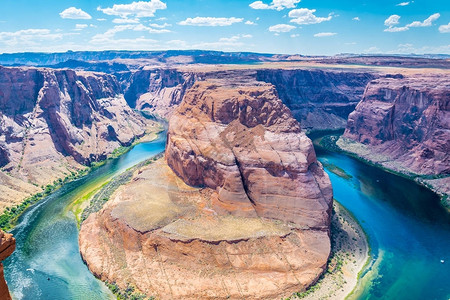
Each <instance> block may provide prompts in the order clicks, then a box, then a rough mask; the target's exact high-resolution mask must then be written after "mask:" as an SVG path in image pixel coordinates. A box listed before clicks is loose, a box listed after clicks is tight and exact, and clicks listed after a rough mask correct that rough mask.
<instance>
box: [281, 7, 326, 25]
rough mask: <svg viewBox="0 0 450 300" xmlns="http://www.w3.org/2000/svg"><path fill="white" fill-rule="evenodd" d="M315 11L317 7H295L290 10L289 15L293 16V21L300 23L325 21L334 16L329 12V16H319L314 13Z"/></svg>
mask: <svg viewBox="0 0 450 300" xmlns="http://www.w3.org/2000/svg"><path fill="white" fill-rule="evenodd" d="M315 12H316V10H315V9H307V8H299V9H293V10H291V11H290V12H289V17H290V18H292V20H291V22H293V23H297V24H300V25H308V24H318V23H322V22H325V21H330V20H331V18H332V15H331V14H329V15H328V17H317V16H315V15H314V13H315Z"/></svg>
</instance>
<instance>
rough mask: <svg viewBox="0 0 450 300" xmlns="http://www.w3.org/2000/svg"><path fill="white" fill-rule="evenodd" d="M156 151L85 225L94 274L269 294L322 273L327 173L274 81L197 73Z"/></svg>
mask: <svg viewBox="0 0 450 300" xmlns="http://www.w3.org/2000/svg"><path fill="white" fill-rule="evenodd" d="M236 82H238V84H236V85H234V84H233V83H236ZM165 156H166V161H167V162H166V161H164V160H163V159H161V160H159V161H157V162H155V163H153V164H151V165H149V166H147V167H144V168H142V169H140V170H138V171H137V172H136V173H135V175H134V178H133V179H132V180H131V181H130V183H128V184H126V185H124V186H122V187H120V188H119V189H118V190H117V191H116V193H115V194H114V195H113V197H112V199H110V200H109V201H108V202H107V203H106V205H105V206H104V208H103V209H102V210H101V211H99V212H98V213H95V214H92V215H91V216H89V218H88V219H87V220H86V221H85V222H84V223H83V224H82V226H81V230H80V236H79V244H80V252H81V254H82V257H83V259H84V260H85V261H86V264H87V265H88V267H89V269H90V270H91V271H92V272H93V273H94V274H95V275H96V276H98V277H100V278H101V279H102V280H108V281H110V282H116V283H117V284H118V285H119V286H120V287H121V288H126V287H127V286H128V285H134V286H136V288H137V289H138V290H140V291H141V292H143V293H145V294H146V295H148V296H156V297H157V298H161V299H230V298H231V299H275V298H280V297H284V296H290V295H291V294H292V293H293V292H296V291H302V290H305V289H306V287H308V286H309V285H311V283H313V282H315V281H316V280H317V279H318V278H319V276H320V275H321V273H322V272H323V271H324V270H325V267H326V263H327V259H328V256H329V253H330V237H329V224H330V214H331V204H332V189H331V184H330V181H329V178H328V176H327V175H326V173H325V172H324V171H323V169H322V166H321V165H320V163H318V162H317V160H316V157H315V153H314V149H313V147H312V144H311V141H310V140H309V139H308V138H307V137H306V136H305V135H304V133H303V132H302V131H301V129H300V125H299V123H298V122H297V121H296V120H295V119H293V118H292V116H291V114H290V112H289V110H288V109H287V107H286V106H285V105H283V103H282V102H281V100H280V99H278V98H277V96H276V91H275V89H274V87H273V86H272V85H270V84H264V83H258V82H255V81H251V82H240V81H236V80H235V79H233V80H229V79H228V80H225V81H223V80H208V81H199V82H197V83H195V85H194V86H193V87H192V88H191V89H190V90H189V91H188V92H187V93H186V96H185V97H184V99H183V102H182V104H181V105H180V106H179V107H178V108H177V109H176V111H175V112H174V113H173V114H172V116H171V118H170V122H169V131H168V140H167V147H166V153H165ZM186 183H187V184H188V185H187V184H186ZM192 186H196V187H192ZM146 274H149V276H147V275H146Z"/></svg>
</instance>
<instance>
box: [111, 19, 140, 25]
mask: <svg viewBox="0 0 450 300" xmlns="http://www.w3.org/2000/svg"><path fill="white" fill-rule="evenodd" d="M112 22H113V23H114V24H138V23H139V19H128V18H117V19H114V20H112Z"/></svg>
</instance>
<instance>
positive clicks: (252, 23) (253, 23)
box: [245, 21, 256, 25]
mask: <svg viewBox="0 0 450 300" xmlns="http://www.w3.org/2000/svg"><path fill="white" fill-rule="evenodd" d="M245 25H256V23H255V22H252V21H245Z"/></svg>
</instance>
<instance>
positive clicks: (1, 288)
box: [0, 230, 16, 300]
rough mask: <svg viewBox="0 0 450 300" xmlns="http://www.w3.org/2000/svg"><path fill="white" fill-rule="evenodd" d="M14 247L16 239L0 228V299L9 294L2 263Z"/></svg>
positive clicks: (7, 296)
mask: <svg viewBox="0 0 450 300" xmlns="http://www.w3.org/2000/svg"><path fill="white" fill-rule="evenodd" d="M15 249H16V240H15V239H14V238H13V236H12V234H10V233H6V232H3V231H2V230H0V299H4V300H9V299H11V295H10V294H9V290H8V285H7V284H6V281H5V275H4V273H3V264H2V261H4V260H5V259H6V258H7V257H8V256H10V255H11V254H12V253H13V252H14V250H15Z"/></svg>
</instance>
